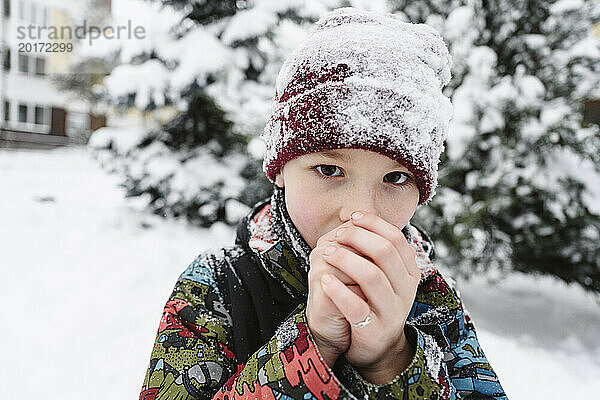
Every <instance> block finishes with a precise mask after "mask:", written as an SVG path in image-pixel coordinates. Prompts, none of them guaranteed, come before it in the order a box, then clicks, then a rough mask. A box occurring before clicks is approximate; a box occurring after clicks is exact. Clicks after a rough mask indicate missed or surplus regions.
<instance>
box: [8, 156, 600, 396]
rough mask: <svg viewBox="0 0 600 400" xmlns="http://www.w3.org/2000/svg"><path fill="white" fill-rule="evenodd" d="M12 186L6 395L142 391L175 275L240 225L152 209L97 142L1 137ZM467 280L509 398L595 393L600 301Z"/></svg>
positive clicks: (518, 280) (554, 285) (534, 284)
mask: <svg viewBox="0 0 600 400" xmlns="http://www.w3.org/2000/svg"><path fill="white" fill-rule="evenodd" d="M0 193H1V194H2V195H1V196H0V271H1V273H2V279H0V300H1V301H2V304H4V306H3V307H2V311H0V319H1V320H2V321H3V324H2V326H3V327H4V328H3V332H4V333H3V338H2V354H3V362H2V363H1V366H0V377H2V394H1V396H0V397H2V398H5V399H33V398H40V397H43V398H45V399H60V400H67V399H78V400H79V399H88V400H93V399H104V400H105V399H135V398H137V396H138V393H139V389H140V387H141V383H142V379H143V375H144V373H145V369H146V366H147V363H148V360H149V356H150V350H151V347H152V343H153V339H154V335H155V333H156V329H157V327H158V321H159V318H160V315H161V311H162V307H163V305H164V302H165V300H166V299H167V297H168V296H169V294H170V292H171V289H172V288H173V284H174V282H175V280H176V279H177V277H178V275H179V274H180V273H181V272H182V271H183V269H184V268H185V267H186V266H187V265H188V264H189V262H190V261H192V260H193V259H194V258H195V256H196V255H197V254H198V253H199V252H200V251H202V250H204V249H206V248H210V247H217V246H221V245H225V244H231V243H232V241H233V238H234V232H233V230H232V229H230V228H227V227H226V226H223V225H216V226H214V227H213V228H212V229H211V230H203V229H198V228H195V227H191V226H189V225H187V224H186V223H184V222H178V221H172V220H164V219H161V218H159V217H156V216H153V215H151V214H149V213H147V212H144V211H142V210H141V209H140V207H139V206H137V205H136V204H135V202H133V201H129V200H127V201H126V200H124V199H123V195H122V192H121V190H120V189H119V188H118V187H117V180H116V178H114V177H111V176H107V175H106V174H105V173H104V172H103V171H101V170H100V168H99V167H98V166H97V165H96V164H95V163H94V161H93V160H91V158H90V157H89V155H88V153H87V152H86V150H85V149H59V150H54V151H48V152H38V151H7V150H0ZM458 287H459V289H460V290H461V293H462V296H463V299H464V302H465V304H466V306H467V308H468V310H469V311H470V312H471V314H472V316H473V319H474V321H475V325H476V328H477V332H478V337H479V339H480V342H481V345H482V347H483V349H484V351H485V353H486V355H487V356H488V358H489V360H490V363H491V364H492V366H493V367H494V369H495V370H496V372H497V373H498V375H499V377H500V379H501V383H502V384H503V386H504V388H505V390H506V392H507V394H508V396H509V398H510V399H567V398H568V399H580V398H597V396H598V393H599V392H600V344H598V342H597V339H598V337H600V312H599V309H600V307H599V305H600V303H597V302H596V301H595V300H594V299H593V298H592V297H591V296H589V295H587V294H585V293H584V292H583V291H582V290H580V289H579V288H577V287H574V286H567V285H564V284H562V283H561V282H558V281H555V280H554V279H550V278H543V279H533V278H530V277H523V276H521V275H515V276H511V277H510V279H508V280H507V281H506V282H504V283H503V284H502V285H500V286H498V287H492V286H490V285H488V284H487V283H485V281H484V280H482V279H477V280H472V281H470V282H458Z"/></svg>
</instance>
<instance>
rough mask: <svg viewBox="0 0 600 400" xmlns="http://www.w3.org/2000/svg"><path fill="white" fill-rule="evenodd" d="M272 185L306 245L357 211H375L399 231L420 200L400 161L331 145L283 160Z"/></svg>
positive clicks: (414, 185) (314, 244)
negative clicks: (281, 192) (282, 192)
mask: <svg viewBox="0 0 600 400" xmlns="http://www.w3.org/2000/svg"><path fill="white" fill-rule="evenodd" d="M275 183H276V184H277V186H279V187H284V188H285V203H286V207H287V210H288V213H289V214H290V217H291V219H292V222H293V223H294V225H295V226H296V228H298V231H299V232H300V234H301V235H302V237H303V238H304V240H305V241H306V243H308V245H309V246H310V248H311V249H314V248H315V247H316V245H317V240H318V239H319V238H320V237H321V236H322V235H324V234H325V233H327V232H329V231H331V230H332V229H334V228H336V227H338V226H340V225H341V224H343V223H344V222H346V221H348V220H349V219H350V215H351V214H352V213H353V212H354V211H357V210H363V211H367V212H371V213H374V214H377V215H379V216H380V217H381V218H383V219H384V220H386V221H387V222H389V223H391V224H394V225H396V226H397V227H398V228H399V229H402V228H403V227H404V226H406V224H407V223H408V221H409V220H410V219H411V218H412V216H413V214H414V213H415V210H416V208H417V204H418V203H419V189H418V187H417V184H416V183H415V181H414V178H413V176H412V174H411V173H410V172H409V171H408V169H407V168H405V167H404V166H403V165H402V164H400V163H398V162H396V161H394V160H392V159H391V158H388V157H386V156H384V155H381V154H379V153H375V152H372V151H368V150H362V149H335V150H329V151H321V152H318V153H311V154H305V155H303V156H299V157H296V158H294V159H292V160H290V161H288V162H287V163H286V164H285V165H284V166H283V168H282V169H281V171H280V172H279V173H278V174H277V176H276V179H275Z"/></svg>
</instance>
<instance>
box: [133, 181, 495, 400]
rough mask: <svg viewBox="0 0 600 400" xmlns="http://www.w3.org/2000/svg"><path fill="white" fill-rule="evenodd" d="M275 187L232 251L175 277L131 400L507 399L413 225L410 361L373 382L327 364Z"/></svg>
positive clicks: (211, 255) (295, 238)
mask: <svg viewBox="0 0 600 400" xmlns="http://www.w3.org/2000/svg"><path fill="white" fill-rule="evenodd" d="M275 188H276V189H275V192H274V193H273V195H272V196H271V197H270V198H269V199H265V200H264V201H262V202H259V203H258V204H257V205H256V206H255V207H254V208H253V209H252V211H251V212H250V213H249V214H248V215H247V216H246V217H245V218H244V219H243V220H242V221H241V222H240V224H239V225H238V229H237V238H236V242H235V245H234V246H230V247H225V248H221V249H218V250H211V251H205V252H203V253H201V254H200V255H199V256H198V257H197V258H196V259H195V260H194V261H193V262H192V263H191V264H190V265H189V266H188V268H187V269H186V270H185V271H184V272H183V273H182V274H181V276H180V277H179V279H178V280H177V282H176V284H175V288H174V290H173V292H172V294H171V296H170V298H169V300H168V301H167V303H166V305H165V307H164V311H163V315H162V318H161V320H160V324H159V327H158V333H157V335H156V340H155V343H154V348H153V350H152V354H151V359H150V364H149V367H148V370H147V372H146V376H145V378H144V383H143V387H142V391H141V394H140V400H158V399H160V400H163V399H173V400H175V399H177V400H180V399H211V398H214V399H229V400H233V399H273V400H274V399H307V400H308V399H319V400H321V399H507V397H506V395H505V393H504V390H503V389H502V386H501V385H500V382H499V380H498V377H497V376H496V374H495V373H494V370H493V369H492V367H491V365H490V364H489V363H488V361H487V359H486V356H485V354H484V352H483V350H482V349H481V347H480V346H479V343H478V341H477V335H476V333H475V328H474V326H473V322H472V320H471V318H470V317H469V315H468V313H467V311H466V310H465V308H464V306H463V305H462V302H461V299H460V297H459V293H458V291H457V290H456V289H455V288H454V284H453V281H452V280H451V279H445V278H444V277H443V276H442V275H441V274H440V272H439V271H438V270H437V268H436V267H435V266H434V265H433V264H432V262H431V259H432V258H433V244H432V243H431V241H430V240H429V238H428V237H427V234H426V233H425V232H424V231H423V230H422V229H420V228H417V227H416V226H415V225H413V224H409V225H408V226H407V227H406V228H405V229H404V230H403V232H404V233H405V234H406V235H407V239H408V240H409V243H411V245H412V246H414V247H415V249H416V250H417V257H416V260H417V265H418V266H419V267H420V269H421V281H420V283H419V286H418V289H417V293H416V297H415V301H414V303H413V306H412V309H411V311H410V314H409V316H408V318H407V322H406V324H405V328H404V333H405V335H406V337H407V340H408V342H409V343H410V344H411V345H412V347H413V348H414V349H415V354H414V358H413V359H412V361H411V363H410V364H409V366H408V367H407V368H406V370H404V371H403V372H402V373H401V374H400V375H399V376H397V377H396V378H395V379H393V380H392V381H390V382H388V383H385V384H380V385H377V384H372V383H370V382H368V381H366V380H365V379H363V377H362V376H361V375H360V374H359V373H358V371H357V370H356V369H355V368H354V367H353V366H352V365H350V364H349V363H347V361H345V358H344V357H343V356H340V357H339V358H338V360H337V362H336V363H335V365H334V366H333V368H329V367H328V366H327V365H326V364H325V362H324V361H323V359H322V358H321V356H320V354H319V351H318V349H317V347H316V345H315V343H314V341H313V338H312V336H311V333H310V331H309V329H308V326H307V323H306V316H305V307H306V299H307V293H308V286H307V275H308V272H307V271H308V267H309V265H310V264H309V254H310V250H311V249H310V247H309V246H308V245H307V243H306V242H305V241H304V239H303V238H302V236H301V235H300V234H299V232H298V230H297V229H296V228H295V226H294V224H293V223H292V221H291V219H290V217H289V214H288V213H287V210H286V209H285V202H284V194H283V190H277V187H276V186H275Z"/></svg>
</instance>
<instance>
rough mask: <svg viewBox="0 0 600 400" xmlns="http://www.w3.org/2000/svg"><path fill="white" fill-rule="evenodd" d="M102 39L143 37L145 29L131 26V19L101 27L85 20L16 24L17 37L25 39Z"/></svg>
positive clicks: (89, 40)
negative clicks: (77, 23)
mask: <svg viewBox="0 0 600 400" xmlns="http://www.w3.org/2000/svg"><path fill="white" fill-rule="evenodd" d="M100 38H104V39H108V40H111V39H117V40H120V39H145V38H146V29H145V28H144V27H143V26H140V25H136V26H133V24H132V23H131V20H128V21H127V24H126V25H117V26H111V25H106V26H103V27H100V26H96V25H90V26H88V23H87V21H86V20H84V21H83V24H82V25H76V26H68V25H65V26H53V25H50V26H39V25H32V24H29V25H27V26H25V25H19V26H17V39H18V40H26V41H57V40H58V41H73V39H79V40H81V39H87V41H88V42H89V44H90V45H91V44H92V43H93V42H94V40H98V39H100Z"/></svg>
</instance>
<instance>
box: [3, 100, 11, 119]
mask: <svg viewBox="0 0 600 400" xmlns="http://www.w3.org/2000/svg"><path fill="white" fill-rule="evenodd" d="M4 120H5V121H10V103H9V102H8V101H6V100H5V101H4Z"/></svg>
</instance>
